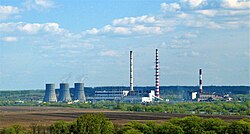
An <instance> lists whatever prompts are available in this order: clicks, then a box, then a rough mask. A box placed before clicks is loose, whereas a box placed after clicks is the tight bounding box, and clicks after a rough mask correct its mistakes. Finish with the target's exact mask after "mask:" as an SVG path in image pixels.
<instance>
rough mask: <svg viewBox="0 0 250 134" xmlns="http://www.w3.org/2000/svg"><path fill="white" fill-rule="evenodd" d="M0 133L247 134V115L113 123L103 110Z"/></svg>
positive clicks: (249, 124) (249, 129)
mask: <svg viewBox="0 0 250 134" xmlns="http://www.w3.org/2000/svg"><path fill="white" fill-rule="evenodd" d="M1 134H250V118H244V119H242V120H238V121H231V122H225V121H223V120H221V119H219V118H206V119H205V118H202V117H197V116H187V117H184V118H173V119H170V120H169V121H165V122H153V121H149V122H137V121H133V122H129V123H126V124H124V125H116V124H113V123H112V122H111V121H109V120H108V119H107V118H105V116H104V114H102V113H89V114H83V115H82V116H80V117H78V118H77V119H76V120H75V121H73V122H64V121H58V122H55V123H54V124H52V125H50V126H46V125H36V124H33V125H31V126H30V127H29V128H24V127H22V126H20V125H18V124H16V125H13V126H11V127H8V128H4V129H3V130H1Z"/></svg>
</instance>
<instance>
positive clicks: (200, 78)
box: [199, 69, 202, 99]
mask: <svg viewBox="0 0 250 134" xmlns="http://www.w3.org/2000/svg"><path fill="white" fill-rule="evenodd" d="M199 85H200V96H199V98H200V99H201V98H202V69H200V70H199Z"/></svg>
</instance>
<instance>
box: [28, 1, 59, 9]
mask: <svg viewBox="0 0 250 134" xmlns="http://www.w3.org/2000/svg"><path fill="white" fill-rule="evenodd" d="M24 6H25V7H26V8H27V9H28V10H31V9H36V10H42V9H49V8H53V7H55V6H54V3H53V1H51V0H26V1H25V3H24Z"/></svg>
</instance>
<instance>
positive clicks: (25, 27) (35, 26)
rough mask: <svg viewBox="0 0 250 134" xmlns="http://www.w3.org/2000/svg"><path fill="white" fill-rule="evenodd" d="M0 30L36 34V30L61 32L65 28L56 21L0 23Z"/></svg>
mask: <svg viewBox="0 0 250 134" xmlns="http://www.w3.org/2000/svg"><path fill="white" fill-rule="evenodd" d="M0 31H1V32H17V31H19V32H24V33H28V34H37V33H38V32H47V33H57V34H59V33H62V32H64V31H65V30H64V29H61V28H60V27H59V24H57V23H24V22H16V23H0Z"/></svg>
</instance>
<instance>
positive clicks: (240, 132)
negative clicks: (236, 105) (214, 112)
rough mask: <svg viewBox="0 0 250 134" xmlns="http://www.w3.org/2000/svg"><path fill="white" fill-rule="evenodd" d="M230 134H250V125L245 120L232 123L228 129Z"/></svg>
mask: <svg viewBox="0 0 250 134" xmlns="http://www.w3.org/2000/svg"><path fill="white" fill-rule="evenodd" d="M227 133H228V134H250V123H249V122H246V121H244V120H240V121H234V122H232V123H231V124H230V125H229V126H228V129H227Z"/></svg>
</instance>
